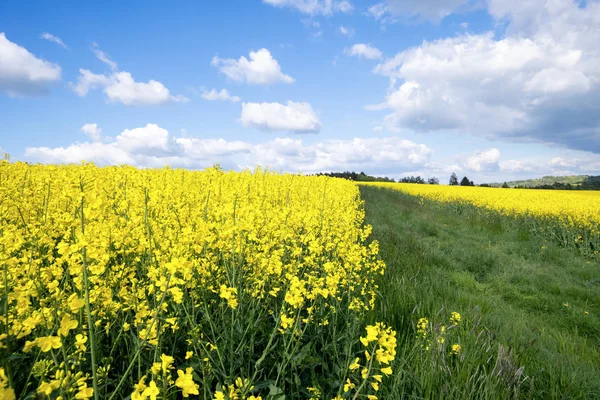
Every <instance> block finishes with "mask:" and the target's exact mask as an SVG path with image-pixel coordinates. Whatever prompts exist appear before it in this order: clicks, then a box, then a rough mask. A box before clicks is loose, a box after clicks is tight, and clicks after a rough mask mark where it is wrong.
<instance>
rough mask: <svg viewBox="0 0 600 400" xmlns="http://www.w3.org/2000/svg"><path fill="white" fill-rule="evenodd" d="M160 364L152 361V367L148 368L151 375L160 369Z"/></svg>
mask: <svg viewBox="0 0 600 400" xmlns="http://www.w3.org/2000/svg"><path fill="white" fill-rule="evenodd" d="M161 366H162V364H161V363H159V362H155V363H152V368H150V372H152V374H153V375H158V373H159V372H160V370H161Z"/></svg>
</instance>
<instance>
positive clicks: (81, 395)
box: [75, 384, 94, 400]
mask: <svg viewBox="0 0 600 400" xmlns="http://www.w3.org/2000/svg"><path fill="white" fill-rule="evenodd" d="M93 395H94V388H89V387H87V385H86V384H84V385H83V386H82V387H80V388H79V390H78V392H77V394H76V395H75V398H76V399H83V400H86V399H89V398H90V397H92V396H93Z"/></svg>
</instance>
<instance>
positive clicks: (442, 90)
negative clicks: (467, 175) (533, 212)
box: [374, 0, 600, 152]
mask: <svg viewBox="0 0 600 400" xmlns="http://www.w3.org/2000/svg"><path fill="white" fill-rule="evenodd" d="M506 3H510V4H508V5H507V4H506ZM506 3H505V2H503V1H500V0H492V1H491V2H490V12H492V15H494V16H496V18H505V19H507V20H508V21H509V24H508V27H507V35H506V36H505V37H500V38H497V37H496V36H495V34H494V33H493V32H489V33H483V34H478V35H469V34H461V35H458V36H456V37H452V38H446V39H440V40H436V41H433V42H423V44H422V45H421V46H418V47H415V48H410V49H407V50H405V51H402V52H400V53H398V54H397V55H396V56H395V57H393V58H391V59H388V60H386V61H385V62H383V63H381V64H379V65H378V66H377V67H376V68H375V69H374V71H375V72H376V73H378V74H381V75H384V76H387V77H389V78H390V82H391V87H390V90H389V91H388V93H387V96H386V99H385V101H384V102H383V103H382V104H380V105H379V106H378V107H374V108H387V109H389V110H391V113H390V114H389V115H387V117H386V118H385V123H386V125H387V126H388V128H389V129H410V130H413V131H434V130H445V131H456V132H466V133H470V134H473V135H477V136H483V137H487V138H498V137H500V138H503V139H505V140H513V141H538V142H544V143H550V144H557V145H561V146H564V147H569V148H573V149H584V150H588V151H594V152H600V52H599V51H598V49H597V45H596V44H597V43H600V30H598V29H596V27H597V26H598V24H600V3H596V2H593V3H592V2H588V3H587V4H585V7H583V6H581V7H580V6H579V5H578V3H575V2H574V1H572V0H565V1H560V2H556V1H553V0H544V1H542V2H541V4H540V2H539V1H535V2H532V1H524V2H519V1H507V2H506Z"/></svg>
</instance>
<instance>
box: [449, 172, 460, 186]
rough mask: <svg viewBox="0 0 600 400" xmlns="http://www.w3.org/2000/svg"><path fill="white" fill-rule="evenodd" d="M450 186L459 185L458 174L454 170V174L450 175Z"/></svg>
mask: <svg viewBox="0 0 600 400" xmlns="http://www.w3.org/2000/svg"><path fill="white" fill-rule="evenodd" d="M449 183H450V186H458V177H457V176H456V174H455V173H454V172H453V173H452V175H450V182H449Z"/></svg>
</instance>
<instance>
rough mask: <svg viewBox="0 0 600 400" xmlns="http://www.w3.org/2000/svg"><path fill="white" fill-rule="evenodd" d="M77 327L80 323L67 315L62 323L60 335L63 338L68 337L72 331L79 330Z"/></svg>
mask: <svg viewBox="0 0 600 400" xmlns="http://www.w3.org/2000/svg"><path fill="white" fill-rule="evenodd" d="M77 325H79V323H78V322H77V321H76V320H74V319H71V316H70V315H65V316H64V317H63V318H62V320H61V321H60V329H59V330H58V333H59V334H60V335H61V336H67V335H68V334H69V331H70V330H71V329H75V328H77Z"/></svg>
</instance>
